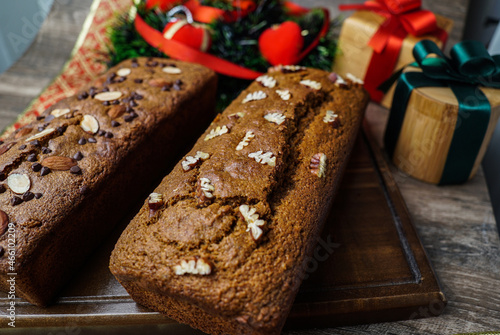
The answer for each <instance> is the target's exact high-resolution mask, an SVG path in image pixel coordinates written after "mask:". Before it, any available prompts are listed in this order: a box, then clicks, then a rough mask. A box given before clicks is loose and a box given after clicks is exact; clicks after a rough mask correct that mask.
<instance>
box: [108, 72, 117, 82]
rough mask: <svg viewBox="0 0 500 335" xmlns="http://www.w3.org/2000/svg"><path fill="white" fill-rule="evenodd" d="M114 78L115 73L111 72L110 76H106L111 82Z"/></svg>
mask: <svg viewBox="0 0 500 335" xmlns="http://www.w3.org/2000/svg"><path fill="white" fill-rule="evenodd" d="M115 78H116V73H114V72H111V73H110V74H108V79H109V80H113V79H115Z"/></svg>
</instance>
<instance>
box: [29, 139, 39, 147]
mask: <svg viewBox="0 0 500 335" xmlns="http://www.w3.org/2000/svg"><path fill="white" fill-rule="evenodd" d="M30 144H31V145H32V146H34V147H39V146H40V141H39V140H33V141H31V142H30Z"/></svg>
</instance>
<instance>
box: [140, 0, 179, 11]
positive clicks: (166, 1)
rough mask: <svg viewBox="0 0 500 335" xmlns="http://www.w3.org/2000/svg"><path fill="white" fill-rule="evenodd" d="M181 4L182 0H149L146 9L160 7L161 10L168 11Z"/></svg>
mask: <svg viewBox="0 0 500 335" xmlns="http://www.w3.org/2000/svg"><path fill="white" fill-rule="evenodd" d="M180 4H182V0H147V1H146V9H151V8H153V7H158V8H159V9H160V10H161V11H163V12H166V11H167V10H169V9H172V8H174V7H175V6H177V5H180Z"/></svg>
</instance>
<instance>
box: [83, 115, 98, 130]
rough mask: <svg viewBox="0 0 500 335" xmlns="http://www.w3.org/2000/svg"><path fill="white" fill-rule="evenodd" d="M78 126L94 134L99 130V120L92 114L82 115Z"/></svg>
mask: <svg viewBox="0 0 500 335" xmlns="http://www.w3.org/2000/svg"><path fill="white" fill-rule="evenodd" d="M80 127H82V129H83V130H84V131H86V132H87V133H91V134H95V133H97V131H98V130H99V122H98V121H97V119H96V118H95V117H93V116H92V115H84V116H83V120H82V122H80Z"/></svg>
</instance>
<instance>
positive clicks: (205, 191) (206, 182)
mask: <svg viewBox="0 0 500 335" xmlns="http://www.w3.org/2000/svg"><path fill="white" fill-rule="evenodd" d="M213 191H215V187H214V186H213V185H212V183H211V181H210V179H208V178H200V179H199V180H198V188H197V189H196V197H197V198H198V204H199V205H204V204H207V203H210V200H212V198H213V197H214V195H213V193H212V192H213Z"/></svg>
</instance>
